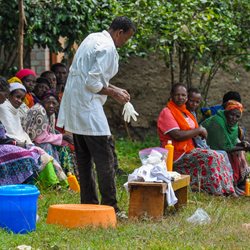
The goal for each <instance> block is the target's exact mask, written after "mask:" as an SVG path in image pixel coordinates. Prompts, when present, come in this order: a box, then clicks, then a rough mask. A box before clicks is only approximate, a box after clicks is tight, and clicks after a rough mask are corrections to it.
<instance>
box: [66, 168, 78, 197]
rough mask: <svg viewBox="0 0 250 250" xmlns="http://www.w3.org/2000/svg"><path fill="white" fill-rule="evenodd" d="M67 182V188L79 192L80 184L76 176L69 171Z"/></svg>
mask: <svg viewBox="0 0 250 250" xmlns="http://www.w3.org/2000/svg"><path fill="white" fill-rule="evenodd" d="M67 175H68V183H69V188H70V189H71V190H73V191H75V192H78V193H79V192H80V185H79V183H78V180H77V179H76V176H75V175H73V174H72V173H71V172H68V174H67Z"/></svg>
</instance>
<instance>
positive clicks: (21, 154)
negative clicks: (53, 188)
mask: <svg viewBox="0 0 250 250" xmlns="http://www.w3.org/2000/svg"><path fill="white" fill-rule="evenodd" d="M39 158H40V155H39V154H38V153H36V152H34V151H33V150H27V149H24V148H21V147H17V146H14V145H0V185H11V184H21V183H24V182H25V181H26V180H27V179H28V178H29V177H31V176H34V177H36V176H37V175H38V172H39V168H40V167H39V166H40V165H39Z"/></svg>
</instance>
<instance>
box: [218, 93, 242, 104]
mask: <svg viewBox="0 0 250 250" xmlns="http://www.w3.org/2000/svg"><path fill="white" fill-rule="evenodd" d="M229 100H234V101H237V102H240V103H241V96H240V94H239V92H237V91H228V92H227V93H226V94H225V95H224V96H223V100H222V104H225V103H226V102H228V101H229Z"/></svg>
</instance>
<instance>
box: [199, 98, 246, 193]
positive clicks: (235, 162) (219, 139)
mask: <svg viewBox="0 0 250 250" xmlns="http://www.w3.org/2000/svg"><path fill="white" fill-rule="evenodd" d="M242 111H243V106H242V104H241V103H239V102H237V101H234V100H229V101H228V102H227V103H226V104H225V110H221V111H219V112H218V113H217V114H216V115H215V116H213V117H211V118H209V119H207V120H205V121H204V122H203V123H202V126H204V127H205V128H206V129H207V132H208V137H207V143H208V145H209V146H210V147H211V148H212V149H215V150H224V151H226V152H227V154H228V158H229V160H230V163H231V165H232V168H233V177H234V185H235V188H236V191H237V193H240V192H241V193H243V191H242V190H240V189H239V187H240V188H244V187H243V186H244V183H245V178H246V176H247V175H249V173H250V168H249V166H248V164H247V161H246V157H245V152H244V151H249V149H250V145H249V143H248V142H246V141H240V140H239V125H238V121H239V120H240V118H241V116H242Z"/></svg>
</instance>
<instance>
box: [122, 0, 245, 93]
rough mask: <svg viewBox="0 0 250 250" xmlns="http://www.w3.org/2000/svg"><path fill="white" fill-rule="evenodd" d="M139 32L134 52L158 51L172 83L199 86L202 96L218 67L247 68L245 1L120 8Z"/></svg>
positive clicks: (157, 0) (175, 1) (157, 2)
mask: <svg viewBox="0 0 250 250" xmlns="http://www.w3.org/2000/svg"><path fill="white" fill-rule="evenodd" d="M125 6H126V10H127V11H128V12H130V13H131V15H132V16H134V18H135V19H136V20H137V22H138V25H139V28H138V33H137V35H136V41H135V43H134V44H133V46H134V47H133V48H134V49H135V51H137V52H139V54H141V53H145V52H151V51H158V52H160V53H161V54H162V56H163V58H164V60H165V63H166V65H167V66H168V67H170V69H171V82H172V84H173V83H175V82H181V83H186V84H187V86H188V87H191V86H192V85H196V86H199V88H200V89H201V90H202V92H203V94H204V95H205V96H207V93H208V90H209V87H210V84H211V82H212V80H213V78H214V76H215V75H216V73H217V72H218V70H219V69H220V68H223V69H227V68H228V65H229V63H230V62H232V61H237V62H241V63H244V64H245V66H247V67H249V65H250V64H249V53H248V50H249V31H250V15H249V13H250V12H249V11H250V2H249V1H248V0H241V1H238V0H233V1H229V0H225V1H217V0H210V1H207V0H172V1H164V0H138V1H133V2H129V3H128V2H127V1H124V7H125Z"/></svg>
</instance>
